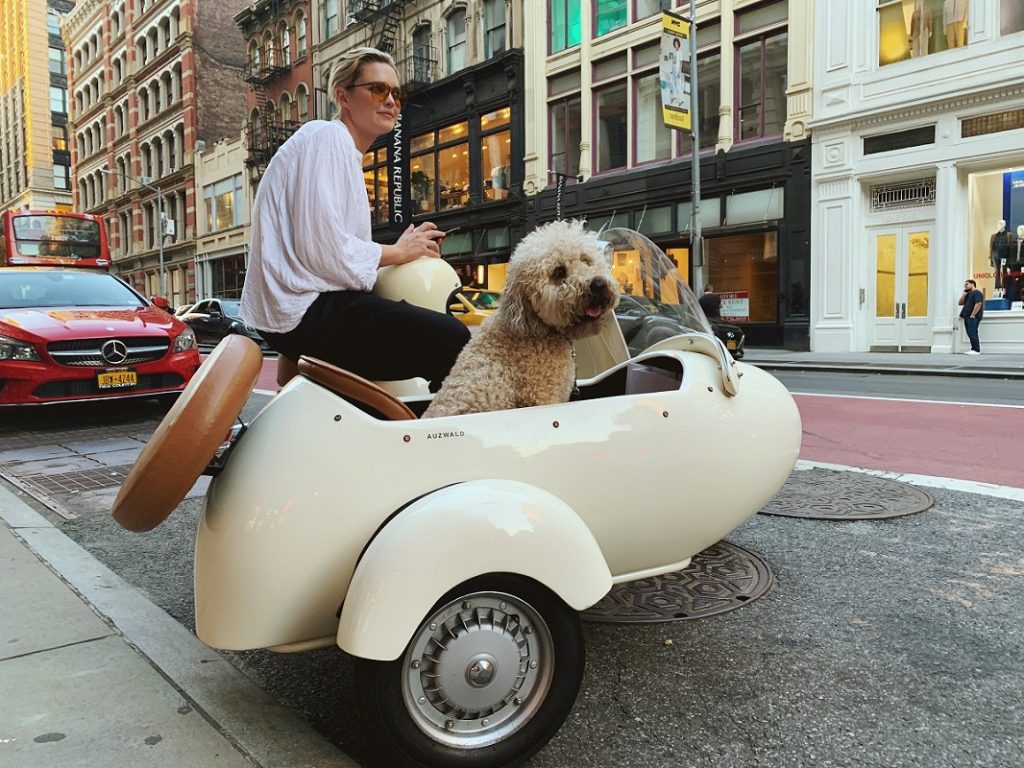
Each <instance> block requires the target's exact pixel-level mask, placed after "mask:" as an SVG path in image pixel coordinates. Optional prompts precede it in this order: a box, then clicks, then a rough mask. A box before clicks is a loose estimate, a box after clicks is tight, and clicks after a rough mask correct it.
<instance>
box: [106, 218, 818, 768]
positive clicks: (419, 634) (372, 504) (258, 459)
mask: <svg viewBox="0 0 1024 768" xmlns="http://www.w3.org/2000/svg"><path fill="white" fill-rule="evenodd" d="M604 239H605V240H606V241H607V242H608V250H609V254H608V256H609V258H613V259H615V260H616V262H619V261H621V262H622V263H623V265H624V266H626V267H630V268H636V270H638V274H639V275H640V277H641V279H643V281H644V284H645V285H646V286H648V289H649V291H650V293H651V296H649V298H652V299H654V300H656V302H657V303H658V304H659V305H660V306H663V307H664V308H665V311H667V312H671V313H673V316H674V317H675V318H676V319H677V320H680V321H681V322H683V324H684V325H685V326H686V327H687V328H692V329H693V331H692V333H685V334H682V335H678V336H674V337H670V338H666V339H663V340H661V341H660V342H659V343H657V344H656V345H655V347H652V348H650V349H648V350H647V351H645V352H644V353H642V354H641V355H639V356H636V357H633V358H632V359H628V353H627V352H626V348H625V343H624V342H623V340H622V334H621V331H620V329H619V326H618V324H617V323H616V322H615V320H614V318H613V317H611V315H610V314H609V317H608V318H607V323H606V325H605V327H604V332H603V334H602V335H600V336H598V337H594V338H591V339H588V340H586V341H585V342H582V343H578V367H579V371H578V373H579V377H580V380H579V388H580V400H579V401H577V402H570V403H565V404H559V405H550V406H539V407H534V408H524V409H519V410H515V411H500V412H492V413H481V414H473V415H468V416H452V417H444V418H436V419H424V420H420V419H416V418H415V417H414V416H413V414H412V413H411V412H410V411H409V409H408V408H407V407H406V404H403V403H401V402H399V401H397V400H395V399H394V398H393V396H391V395H388V394H387V393H386V392H383V391H382V390H379V389H377V388H376V387H374V386H373V385H371V384H369V383H368V382H361V381H359V382H358V387H359V388H358V390H353V389H352V388H351V387H350V386H349V384H350V383H351V381H352V379H353V377H351V376H350V375H348V374H346V373H345V372H342V371H338V370H337V369H332V368H331V367H330V366H326V365H324V364H322V363H319V362H317V361H310V360H306V359H304V360H303V361H302V362H301V363H300V371H301V372H302V373H303V375H301V376H298V377H296V378H294V379H292V380H291V381H290V382H289V383H288V384H287V385H286V386H285V387H284V388H283V389H282V390H281V391H280V392H279V393H278V394H277V395H276V396H275V397H274V398H273V399H272V400H271V401H270V402H269V404H268V405H267V406H266V407H265V408H264V409H263V410H262V411H261V412H260V413H259V414H258V415H257V416H256V417H255V418H254V419H253V420H252V422H251V423H250V424H249V425H247V428H246V429H245V430H244V432H243V433H242V434H241V435H240V437H238V438H237V439H236V440H234V442H233V444H232V445H231V447H230V448H229V449H228V452H227V453H226V455H225V456H222V457H221V459H220V461H219V462H218V463H217V465H216V466H217V470H216V471H217V474H216V476H215V478H214V480H213V482H212V483H211V485H210V489H209V492H208V494H207V499H206V505H205V509H204V512H203V516H202V520H201V523H200V527H199V533H198V538H197V542H196V553H195V591H196V627H197V632H198V635H199V637H200V638H201V639H202V640H203V641H204V642H205V643H207V644H209V645H210V646H212V647H215V648H220V649H231V650H242V649H254V648H270V649H272V650H278V651H298V650H305V649H308V648H314V647H322V646H326V645H330V644H334V643H337V645H338V646H340V647H341V648H342V649H343V650H345V651H346V652H348V653H349V654H351V655H353V656H354V657H356V658H357V673H358V682H359V686H360V689H361V690H362V691H363V694H362V695H363V696H364V703H365V706H366V708H367V710H368V713H369V721H370V722H371V724H373V726H374V727H375V728H376V729H377V730H378V731H379V734H380V739H381V743H382V745H383V747H384V749H385V753H384V754H386V755H387V757H386V758H382V759H383V760H385V761H386V764H390V765H398V764H402V765H420V766H427V765H429V766H434V765H440V766H449V765H450V766H456V765H473V766H481V767H482V766H508V765H513V764H517V763H518V762H521V761H522V760H525V759H526V758H527V757H528V756H529V755H530V754H532V753H533V752H535V751H536V750H537V749H539V748H540V747H541V746H543V744H544V743H545V742H546V741H547V740H548V739H549V738H550V737H551V736H552V735H553V734H554V733H555V732H556V731H557V729H558V728H559V727H560V725H561V723H562V722H563V721H564V719H565V717H566V716H567V715H568V712H569V710H570V708H571V706H572V703H573V701H574V700H575V697H576V692H577V689H578V687H579V684H580V681H581V678H582V672H583V656H584V649H583V643H582V634H581V630H580V625H579V619H578V615H577V613H576V612H577V611H579V610H582V609H584V608H586V607H588V606H590V605H592V604H594V603H596V602H597V601H598V600H600V599H601V598H602V597H603V596H604V595H605V594H606V593H607V592H608V590H609V588H610V587H611V585H612V584H613V583H615V582H623V581H629V580H633V579H638V578H642V577H645V576H651V575H655V574H660V573H665V572H668V571H671V570H676V569H679V568H682V567H684V566H685V565H686V564H687V562H688V560H689V558H691V557H692V556H693V555H695V554H696V553H698V552H700V551H701V550H703V549H704V548H706V547H707V546H709V545H711V544H713V543H714V542H716V541H718V540H719V539H721V538H722V537H723V536H725V535H726V534H728V533H729V532H730V531H732V530H733V529H734V528H736V527H737V526H738V525H740V524H741V523H742V522H743V521H744V520H746V519H747V518H748V517H750V516H751V515H753V514H755V513H756V512H757V511H758V510H759V509H760V508H761V507H762V506H764V505H765V504H766V503H767V502H768V501H769V500H770V499H771V498H772V497H773V496H774V495H775V493H776V492H777V491H778V489H779V488H780V487H781V486H782V484H783V483H784V482H785V480H786V478H787V477H788V475H789V473H790V471H791V470H792V468H793V465H794V463H795V461H796V458H797V454H798V452H799V447H800V434H801V427H800V419H799V415H798V413H797V410H796V407H795V404H794V403H793V400H792V398H791V397H790V396H789V394H788V392H786V390H785V389H784V388H783V387H782V385H781V384H780V383H779V382H778V381H777V380H776V379H774V378H773V377H771V376H770V375H768V374H766V373H764V372H762V371H760V370H759V369H757V368H754V367H750V366H746V365H744V364H742V363H737V362H735V361H733V360H732V358H731V356H730V355H729V354H728V352H727V351H726V350H725V348H724V346H722V344H721V342H719V341H718V340H717V339H715V337H714V335H713V334H712V333H711V329H710V328H709V327H708V326H707V321H706V319H705V318H704V317H703V314H702V312H701V311H700V309H699V307H698V305H697V303H696V299H695V298H694V297H693V295H692V293H690V291H689V289H688V288H687V287H686V286H685V285H684V284H683V283H682V281H681V280H680V279H679V276H678V275H677V274H676V273H675V271H674V269H672V267H671V264H670V263H669V262H668V260H667V258H666V257H665V256H664V254H662V253H661V252H660V250H658V249H657V248H656V247H655V246H654V245H653V244H651V243H650V242H649V241H647V240H646V239H645V238H643V237H642V236H641V235H638V234H637V233H635V232H632V231H629V230H612V231H609V232H607V233H605V234H604ZM245 341H246V340H244V339H241V338H235V339H232V340H230V344H232V345H235V346H238V345H241V344H243V343H244V342H245ZM220 351H221V350H218V352H220ZM231 351H232V350H225V351H224V354H225V355H226V354H228V353H229V352H231ZM241 354H243V355H245V354H247V353H246V352H244V351H243V352H242V353H241ZM215 356H216V353H215ZM223 367H224V365H221V368H223ZM236 367H240V368H241V367H244V366H236ZM199 378H201V377H199ZM197 386H199V385H197ZM211 386H212V383H211ZM208 388H209V387H208ZM185 399H186V401H187V400H188V398H187V397H186V398H185ZM179 405H180V403H179ZM187 405H188V404H187V402H186V405H185V406H183V407H187ZM408 405H411V406H412V407H413V408H414V409H415V408H417V407H418V406H423V405H424V404H423V403H416V402H410V403H408ZM239 407H240V406H239ZM236 413H237V410H236ZM388 416H390V417H392V418H387V417H388ZM174 417H175V411H174V410H172V412H171V413H169V414H168V420H171V421H174V420H175V419H174ZM165 421H167V420H165ZM172 426H173V425H172ZM164 427H165V425H161V429H164ZM171 428H172V427H171ZM171 428H169V429H171ZM144 458H145V455H144V456H143V457H140V463H142V460H143V459H144ZM723 467H728V476H727V477H726V476H725V475H724V474H723V472H722V468H723ZM130 481H131V478H129V482H126V486H128V485H129V484H130ZM119 501H120V498H119ZM122 514H123V513H122ZM115 516H118V509H117V507H115ZM119 519H122V518H121V517H119ZM161 519H162V518H161ZM122 522H123V520H122ZM157 522H159V521H157ZM154 524H155V523H154ZM130 527H132V526H130ZM140 527H141V526H140ZM150 527H151V526H150ZM467 761H468V762H467Z"/></svg>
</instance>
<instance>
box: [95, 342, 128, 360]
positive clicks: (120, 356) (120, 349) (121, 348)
mask: <svg viewBox="0 0 1024 768" xmlns="http://www.w3.org/2000/svg"><path fill="white" fill-rule="evenodd" d="M100 354H101V355H102V356H103V359H104V360H105V361H106V362H107V365H123V364H124V361H125V360H127V359H128V345H127V344H125V343H124V342H123V341H121V340H120V339H111V340H110V341H105V342H103V346H102V347H100Z"/></svg>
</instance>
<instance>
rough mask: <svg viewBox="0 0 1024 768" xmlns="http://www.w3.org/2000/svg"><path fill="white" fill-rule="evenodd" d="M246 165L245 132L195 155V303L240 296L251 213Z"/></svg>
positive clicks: (247, 248) (247, 253) (247, 250)
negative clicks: (205, 299) (196, 204)
mask: <svg viewBox="0 0 1024 768" xmlns="http://www.w3.org/2000/svg"><path fill="white" fill-rule="evenodd" d="M247 159H248V146H247V144H246V135H245V131H241V132H239V134H238V135H237V136H235V137H234V138H231V139H222V140H221V141H218V142H216V143H215V144H213V145H212V146H207V147H206V148H205V149H204V150H202V151H201V152H198V153H197V154H196V165H195V168H196V190H197V192H198V194H199V198H200V201H201V202H200V206H199V215H198V217H197V221H196V258H195V296H196V298H198V299H203V298H224V299H238V298H241V296H242V283H243V281H244V280H245V267H246V263H247V259H248V255H249V223H250V216H249V214H250V211H251V209H252V205H251V197H250V190H251V188H252V187H251V185H249V184H248V183H246V178H247V172H246V160H247Z"/></svg>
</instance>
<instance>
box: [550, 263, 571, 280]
mask: <svg viewBox="0 0 1024 768" xmlns="http://www.w3.org/2000/svg"><path fill="white" fill-rule="evenodd" d="M568 274H569V270H567V269H566V268H565V265H564V264H559V265H558V266H557V267H555V268H554V269H553V270H551V279H552V280H559V281H561V280H565V276H566V275H568Z"/></svg>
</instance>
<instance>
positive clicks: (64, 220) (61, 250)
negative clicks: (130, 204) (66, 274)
mask: <svg viewBox="0 0 1024 768" xmlns="http://www.w3.org/2000/svg"><path fill="white" fill-rule="evenodd" d="M0 230H2V231H0V266H6V267H14V266H23V265H40V266H42V265H48V266H74V267H101V268H103V269H109V268H110V251H109V250H108V247H107V231H106V227H104V225H103V219H102V218H101V217H99V216H93V215H91V214H88V213H58V212H56V211H27V210H23V211H4V213H3V214H2V215H0Z"/></svg>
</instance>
